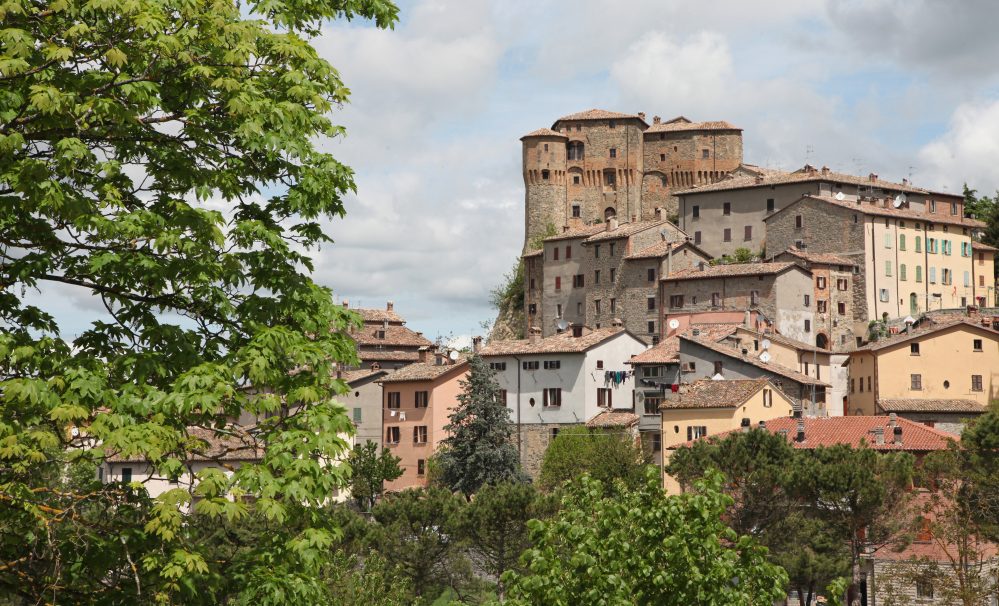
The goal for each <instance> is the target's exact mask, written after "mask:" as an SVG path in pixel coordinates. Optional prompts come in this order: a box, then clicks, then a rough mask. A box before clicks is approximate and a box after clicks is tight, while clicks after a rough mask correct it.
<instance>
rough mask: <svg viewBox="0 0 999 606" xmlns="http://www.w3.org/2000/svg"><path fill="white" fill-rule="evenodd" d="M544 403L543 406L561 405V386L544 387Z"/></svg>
mask: <svg viewBox="0 0 999 606" xmlns="http://www.w3.org/2000/svg"><path fill="white" fill-rule="evenodd" d="M544 397H545V400H544V405H545V406H549V407H550V406H561V405H562V388H561V387H546V388H545V392H544Z"/></svg>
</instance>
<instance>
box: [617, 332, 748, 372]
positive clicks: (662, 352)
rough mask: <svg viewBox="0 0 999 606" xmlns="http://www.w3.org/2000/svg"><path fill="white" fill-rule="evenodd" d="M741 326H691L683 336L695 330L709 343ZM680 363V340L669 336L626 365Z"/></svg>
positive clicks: (720, 338) (634, 357) (719, 339)
mask: <svg viewBox="0 0 999 606" xmlns="http://www.w3.org/2000/svg"><path fill="white" fill-rule="evenodd" d="M740 326H742V325H741V324H692V325H690V326H688V327H687V329H686V330H685V331H684V334H692V332H693V330H694V329H697V331H698V336H700V337H703V338H705V339H709V340H711V341H721V340H722V339H725V338H726V337H728V336H730V335H731V334H732V333H734V332H735V331H736V330H737V329H738V328H739V327H740ZM679 362H680V338H679V336H678V335H670V336H668V337H666V338H665V339H663V340H662V341H660V342H659V345H655V346H653V347H650V348H649V349H646V350H645V351H643V352H642V353H640V354H638V355H637V356H632V358H631V359H630V360H628V362H626V363H627V364H671V363H672V364H677V363H679Z"/></svg>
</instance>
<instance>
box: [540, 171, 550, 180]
mask: <svg viewBox="0 0 999 606" xmlns="http://www.w3.org/2000/svg"><path fill="white" fill-rule="evenodd" d="M550 176H551V171H549V170H548V169H547V168H546V169H544V170H542V171H541V178H542V179H543V180H545V181H547V180H548V177H550Z"/></svg>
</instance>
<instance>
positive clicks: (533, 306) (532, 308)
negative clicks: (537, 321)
mask: <svg viewBox="0 0 999 606" xmlns="http://www.w3.org/2000/svg"><path fill="white" fill-rule="evenodd" d="M527 313H529V314H530V315H532V316H533V315H535V314H537V313H538V304H537V303H531V304H530V305H528V306H527Z"/></svg>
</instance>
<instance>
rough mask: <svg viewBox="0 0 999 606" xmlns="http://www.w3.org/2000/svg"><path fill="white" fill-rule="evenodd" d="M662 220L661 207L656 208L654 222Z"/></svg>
mask: <svg viewBox="0 0 999 606" xmlns="http://www.w3.org/2000/svg"><path fill="white" fill-rule="evenodd" d="M663 219H664V217H663V209H662V207H661V206H657V207H656V221H662V220H663Z"/></svg>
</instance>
